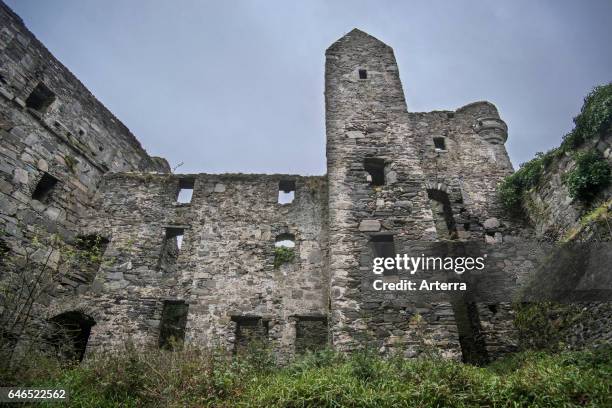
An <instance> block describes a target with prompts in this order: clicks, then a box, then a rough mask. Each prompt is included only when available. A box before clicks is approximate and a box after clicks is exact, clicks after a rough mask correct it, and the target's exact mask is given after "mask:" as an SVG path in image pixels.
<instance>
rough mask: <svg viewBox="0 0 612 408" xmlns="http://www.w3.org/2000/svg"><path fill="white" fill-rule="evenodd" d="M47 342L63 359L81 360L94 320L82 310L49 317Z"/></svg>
mask: <svg viewBox="0 0 612 408" xmlns="http://www.w3.org/2000/svg"><path fill="white" fill-rule="evenodd" d="M50 323H51V325H50V326H51V330H50V333H49V334H48V336H47V337H48V340H49V343H50V344H51V345H52V346H53V347H54V348H55V350H56V352H57V354H58V355H59V356H61V357H62V358H63V359H65V360H68V361H70V360H73V361H82V360H83V357H84V356H85V350H86V349H87V342H88V341H89V335H90V334H91V328H92V327H93V326H94V325H95V324H96V322H95V320H94V319H93V318H92V317H91V316H88V315H86V314H84V313H82V312H77V311H70V312H65V313H62V314H59V315H57V316H55V317H53V318H51V319H50Z"/></svg>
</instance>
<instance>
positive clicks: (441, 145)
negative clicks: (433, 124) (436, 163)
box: [433, 137, 446, 150]
mask: <svg viewBox="0 0 612 408" xmlns="http://www.w3.org/2000/svg"><path fill="white" fill-rule="evenodd" d="M433 142H434V147H435V149H436V150H446V140H444V138H443V137H434V138H433Z"/></svg>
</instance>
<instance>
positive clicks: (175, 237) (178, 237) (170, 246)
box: [157, 227, 185, 272]
mask: <svg viewBox="0 0 612 408" xmlns="http://www.w3.org/2000/svg"><path fill="white" fill-rule="evenodd" d="M184 235H185V229H184V228H181V227H167V228H166V231H165V235H164V242H163V243H162V248H161V253H160V256H159V260H158V263H157V269H158V270H163V271H165V272H172V271H173V270H172V268H173V267H174V265H175V264H176V260H177V258H178V255H179V252H180V250H181V248H182V246H183V237H184Z"/></svg>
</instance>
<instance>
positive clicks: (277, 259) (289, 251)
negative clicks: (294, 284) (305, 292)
mask: <svg viewBox="0 0 612 408" xmlns="http://www.w3.org/2000/svg"><path fill="white" fill-rule="evenodd" d="M294 259H295V250H294V249H293V248H287V247H276V248H274V267H275V268H278V267H280V266H281V265H282V264H284V263H289V262H293V260H294Z"/></svg>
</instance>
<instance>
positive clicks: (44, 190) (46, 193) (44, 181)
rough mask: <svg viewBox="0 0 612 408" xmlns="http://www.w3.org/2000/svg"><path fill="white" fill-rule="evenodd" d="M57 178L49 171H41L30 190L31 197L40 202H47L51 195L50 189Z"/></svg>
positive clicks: (54, 184)
mask: <svg viewBox="0 0 612 408" xmlns="http://www.w3.org/2000/svg"><path fill="white" fill-rule="evenodd" d="M57 182H58V180H57V179H56V178H55V177H53V176H52V175H50V174H49V173H43V175H42V177H41V178H40V180H39V181H38V183H37V184H36V188H35V189H34V191H33V192H32V198H33V199H34V200H38V201H40V202H47V201H48V200H49V197H50V196H51V191H52V190H53V188H54V187H55V186H56V185H57Z"/></svg>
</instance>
